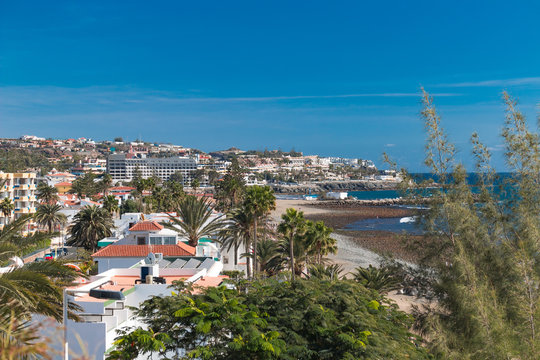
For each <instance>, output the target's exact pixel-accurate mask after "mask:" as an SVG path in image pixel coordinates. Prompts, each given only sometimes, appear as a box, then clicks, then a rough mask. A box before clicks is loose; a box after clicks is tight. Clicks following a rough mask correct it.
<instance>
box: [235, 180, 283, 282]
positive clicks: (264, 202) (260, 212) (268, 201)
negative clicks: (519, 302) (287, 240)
mask: <svg viewBox="0 0 540 360" xmlns="http://www.w3.org/2000/svg"><path fill="white" fill-rule="evenodd" d="M275 208H276V197H275V196H274V192H273V191H272V189H271V188H270V187H269V186H257V185H255V186H250V187H248V188H247V189H246V193H245V199H244V204H243V206H242V209H244V210H245V211H246V212H247V213H248V214H250V216H251V218H252V219H253V249H257V248H258V247H257V240H258V238H257V230H258V226H257V224H258V223H259V222H260V221H261V220H264V219H265V218H267V217H268V215H269V214H270V212H271V211H272V210H274V209H275ZM257 259H258V257H257V256H254V257H253V271H254V273H255V274H256V273H257V272H258V271H259V266H258V260H257Z"/></svg>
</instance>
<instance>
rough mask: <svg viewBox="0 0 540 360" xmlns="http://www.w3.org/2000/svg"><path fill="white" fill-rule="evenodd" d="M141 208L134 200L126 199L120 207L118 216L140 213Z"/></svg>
mask: <svg viewBox="0 0 540 360" xmlns="http://www.w3.org/2000/svg"><path fill="white" fill-rule="evenodd" d="M141 211H142V208H141V206H140V204H139V203H137V202H136V201H135V200H132V199H127V200H125V201H123V202H122V205H120V214H125V213H136V212H141Z"/></svg>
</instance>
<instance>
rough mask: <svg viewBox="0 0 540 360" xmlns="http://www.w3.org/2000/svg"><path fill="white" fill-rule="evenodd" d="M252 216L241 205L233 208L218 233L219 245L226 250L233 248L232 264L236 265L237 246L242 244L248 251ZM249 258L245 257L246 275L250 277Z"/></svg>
mask: <svg viewBox="0 0 540 360" xmlns="http://www.w3.org/2000/svg"><path fill="white" fill-rule="evenodd" d="M252 226H253V216H252V215H251V213H250V212H248V211H246V210H245V209H243V208H242V207H240V208H237V209H233V210H231V211H230V212H229V213H228V214H227V219H226V220H225V221H224V223H223V228H222V230H221V231H220V232H219V234H218V239H219V241H220V242H221V246H222V248H223V249H225V250H226V251H229V250H230V249H231V248H234V265H238V248H239V247H240V246H241V245H244V248H245V249H246V250H248V251H249V248H250V245H251V237H252V235H253V234H252V232H251V229H252ZM251 259H252V257H251V256H249V257H247V262H248V263H247V276H248V277H251Z"/></svg>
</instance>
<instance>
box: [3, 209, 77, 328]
mask: <svg viewBox="0 0 540 360" xmlns="http://www.w3.org/2000/svg"><path fill="white" fill-rule="evenodd" d="M30 218H31V217H29V216H23V217H20V218H19V219H17V220H15V221H13V222H12V223H11V224H9V225H6V226H5V227H4V228H3V229H2V230H0V266H6V265H7V264H8V261H9V259H10V258H11V257H13V256H22V255H23V254H25V253H26V252H28V251H29V250H31V249H33V248H34V247H35V246H36V244H39V243H43V242H44V241H45V240H46V237H47V234H43V233H36V234H34V235H28V236H22V235H21V231H22V230H23V229H24V227H25V226H26V224H27V222H28V221H29V220H30ZM76 277H78V274H77V273H76V272H75V271H73V270H72V269H70V268H68V267H65V266H63V265H61V264H60V263H58V262H56V261H47V262H37V263H28V264H25V265H24V266H22V267H17V268H14V269H13V270H11V271H9V272H5V273H0V318H2V319H5V318H6V317H8V316H10V314H11V312H14V313H15V314H16V316H17V317H18V318H19V320H29V319H30V316H31V314H34V313H35V314H43V315H48V316H52V317H54V318H55V319H56V320H60V319H61V318H62V287H63V286H66V285H68V284H71V283H72V281H73V280H74V279H75V278H76ZM0 337H1V336H0Z"/></svg>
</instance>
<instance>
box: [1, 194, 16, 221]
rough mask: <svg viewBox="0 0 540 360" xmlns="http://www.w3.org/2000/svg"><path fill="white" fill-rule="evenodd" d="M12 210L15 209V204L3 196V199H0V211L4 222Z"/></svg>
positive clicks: (7, 219)
mask: <svg viewBox="0 0 540 360" xmlns="http://www.w3.org/2000/svg"><path fill="white" fill-rule="evenodd" d="M13 210H15V204H14V203H13V201H11V199H10V198H5V199H4V200H2V201H0V212H1V213H2V215H3V216H4V217H6V223H8V222H9V218H10V217H11V213H12V212H13Z"/></svg>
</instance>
